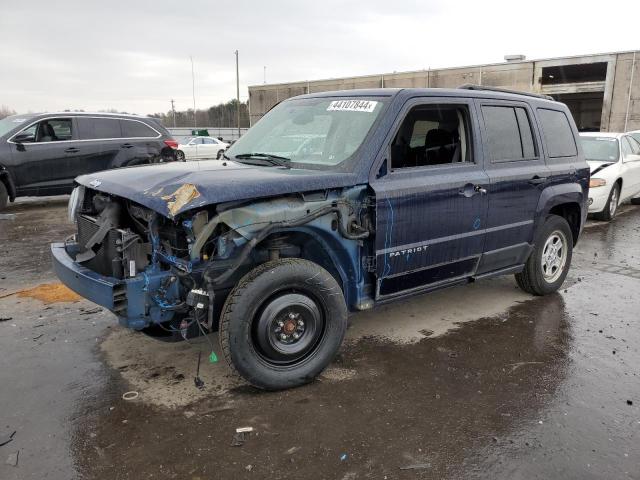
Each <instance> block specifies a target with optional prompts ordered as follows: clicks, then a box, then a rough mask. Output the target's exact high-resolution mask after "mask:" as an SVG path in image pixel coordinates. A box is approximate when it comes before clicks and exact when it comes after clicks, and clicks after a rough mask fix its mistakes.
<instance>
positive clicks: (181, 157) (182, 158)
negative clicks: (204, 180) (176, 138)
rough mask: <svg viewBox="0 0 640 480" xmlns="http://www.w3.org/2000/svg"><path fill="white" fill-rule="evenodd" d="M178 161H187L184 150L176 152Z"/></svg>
mask: <svg viewBox="0 0 640 480" xmlns="http://www.w3.org/2000/svg"><path fill="white" fill-rule="evenodd" d="M176 160H177V161H178V162H184V161H185V156H184V152H183V151H182V150H177V151H176Z"/></svg>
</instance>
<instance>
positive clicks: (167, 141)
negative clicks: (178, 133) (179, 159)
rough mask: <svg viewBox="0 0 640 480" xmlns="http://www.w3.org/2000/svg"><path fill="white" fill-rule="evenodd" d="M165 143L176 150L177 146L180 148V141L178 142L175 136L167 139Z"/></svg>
mask: <svg viewBox="0 0 640 480" xmlns="http://www.w3.org/2000/svg"><path fill="white" fill-rule="evenodd" d="M164 144H165V145H166V146H167V147H171V148H173V149H174V150H175V149H176V148H178V142H176V141H175V140H174V139H173V138H172V139H171V140H165V141H164Z"/></svg>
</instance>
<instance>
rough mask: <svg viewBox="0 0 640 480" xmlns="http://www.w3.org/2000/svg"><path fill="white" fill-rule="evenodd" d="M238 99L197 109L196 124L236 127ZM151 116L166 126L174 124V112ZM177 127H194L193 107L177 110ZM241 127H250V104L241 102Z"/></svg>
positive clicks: (199, 125)
mask: <svg viewBox="0 0 640 480" xmlns="http://www.w3.org/2000/svg"><path fill="white" fill-rule="evenodd" d="M237 107H238V101H237V100H235V99H233V100H230V101H228V102H226V103H220V104H218V105H214V106H212V107H209V108H208V109H206V110H200V109H197V110H196V115H195V126H198V127H219V128H235V127H237V126H238V121H237ZM150 116H151V117H154V118H157V119H159V120H160V121H161V122H162V124H163V125H164V126H165V127H173V126H174V116H173V112H172V111H171V110H170V111H168V112H167V113H154V114H153V115H150ZM175 126H176V127H193V126H194V116H193V109H192V108H190V109H188V110H184V111H176V112H175ZM240 127H241V128H248V127H249V105H248V103H243V102H240Z"/></svg>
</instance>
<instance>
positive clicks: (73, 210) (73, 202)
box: [67, 186, 84, 223]
mask: <svg viewBox="0 0 640 480" xmlns="http://www.w3.org/2000/svg"><path fill="white" fill-rule="evenodd" d="M83 200H84V187H82V186H79V187H76V188H74V189H73V191H72V192H71V197H70V198H69V204H68V205H67V218H68V219H69V222H71V223H75V221H76V214H77V213H78V210H79V209H80V205H82V201H83Z"/></svg>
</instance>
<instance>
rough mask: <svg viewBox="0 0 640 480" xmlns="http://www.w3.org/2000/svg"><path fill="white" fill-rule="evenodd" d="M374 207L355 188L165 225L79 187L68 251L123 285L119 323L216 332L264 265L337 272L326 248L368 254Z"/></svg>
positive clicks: (241, 206) (214, 210) (222, 208)
mask: <svg viewBox="0 0 640 480" xmlns="http://www.w3.org/2000/svg"><path fill="white" fill-rule="evenodd" d="M172 199H173V200H174V201H175V198H173V197H172ZM371 207H372V201H371V199H370V197H369V196H368V195H367V191H366V188H365V187H351V188H348V189H344V190H339V191H318V192H312V193H300V194H293V195H288V196H283V197H278V198H273V199H265V200H258V201H256V200H251V201H246V202H243V201H237V202H229V203H221V204H218V205H207V206H204V207H202V208H200V209H192V210H189V211H187V212H184V213H181V214H180V215H177V216H175V217H173V218H169V217H167V216H164V215H161V214H159V213H157V212H156V211H154V210H151V209H149V208H147V207H144V206H141V205H139V204H137V203H135V202H133V201H131V200H128V199H125V198H122V197H117V196H113V195H110V194H107V193H102V192H99V191H96V190H92V189H90V188H87V187H84V186H79V187H77V188H76V190H74V193H73V194H72V198H71V200H70V203H69V216H70V218H71V219H73V220H75V222H76V223H77V227H78V230H77V234H76V235H74V237H73V238H71V239H68V240H67V242H66V244H65V249H66V251H67V253H68V254H69V256H70V257H71V258H73V259H74V260H75V261H76V262H77V263H79V264H81V265H82V266H84V267H86V268H87V269H89V270H91V271H92V272H95V273H97V274H99V275H101V276H104V277H108V278H109V280H110V281H112V282H113V283H114V285H117V286H118V288H115V287H114V300H113V308H112V310H113V311H114V312H115V313H116V314H117V315H118V316H119V317H120V321H121V323H123V324H125V325H127V326H129V327H131V328H136V329H142V328H145V327H148V326H149V325H150V324H153V323H165V322H169V321H182V324H183V325H184V322H185V318H186V321H187V322H188V323H191V322H194V321H197V323H198V324H199V326H200V325H201V326H202V327H204V328H207V329H208V330H210V331H211V330H215V328H216V326H217V325H216V322H215V319H216V317H217V312H218V311H219V310H220V308H221V306H222V304H223V302H224V298H225V297H226V295H227V294H228V292H229V291H230V290H231V289H232V288H233V286H234V285H235V284H236V283H237V282H238V280H239V278H241V277H242V276H243V275H244V274H245V273H247V272H248V271H249V270H251V269H252V268H254V267H255V266H256V265H258V264H261V263H264V262H266V261H268V260H277V259H279V258H282V257H302V258H308V259H312V260H314V261H316V262H318V263H319V264H320V265H324V266H326V268H327V269H329V270H330V271H332V270H335V267H333V266H332V265H326V264H327V262H330V258H331V255H326V253H327V252H326V250H327V249H330V250H339V251H342V253H343V254H346V255H349V256H351V257H353V258H361V257H362V256H363V255H368V253H367V250H368V249H369V248H372V247H371V246H370V245H368V244H367V242H364V241H363V240H364V239H366V238H368V237H369V236H370V234H371V233H372V232H373V221H374V220H373V218H374V216H373V215H372V211H373V210H372V208H371ZM350 273H353V272H350ZM335 274H336V276H338V274H339V272H335ZM359 280H360V281H359V285H362V284H363V283H364V282H363V281H362V280H363V279H359ZM116 291H117V292H118V293H115V292H116ZM116 296H118V298H116Z"/></svg>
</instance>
